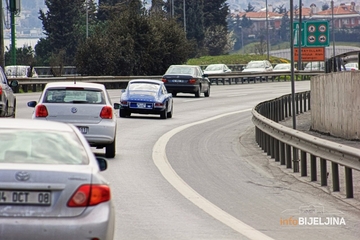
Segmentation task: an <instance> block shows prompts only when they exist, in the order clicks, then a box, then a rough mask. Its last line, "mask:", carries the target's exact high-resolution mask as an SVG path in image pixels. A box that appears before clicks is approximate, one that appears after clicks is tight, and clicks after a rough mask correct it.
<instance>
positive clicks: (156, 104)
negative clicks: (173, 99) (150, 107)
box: [155, 102, 164, 107]
mask: <svg viewBox="0 0 360 240" xmlns="http://www.w3.org/2000/svg"><path fill="white" fill-rule="evenodd" d="M163 106H164V104H163V103H159V102H157V103H155V107H163Z"/></svg>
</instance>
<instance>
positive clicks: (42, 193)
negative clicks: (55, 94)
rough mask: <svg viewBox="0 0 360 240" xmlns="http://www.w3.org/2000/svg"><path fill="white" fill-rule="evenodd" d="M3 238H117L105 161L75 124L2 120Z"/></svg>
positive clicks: (0, 208)
mask: <svg viewBox="0 0 360 240" xmlns="http://www.w3.org/2000/svg"><path fill="white" fill-rule="evenodd" d="M0 141H1V142H2V143H5V144H2V145H1V148H0V182H1V187H0V225H1V230H0V233H1V237H0V238H1V239H37V240H45V239H46V240H48V239H108V240H110V239H113V235H114V222H115V211H114V204H113V202H112V198H111V189H110V186H109V183H108V181H106V180H105V179H104V177H103V176H102V175H101V174H100V172H101V171H104V170H106V168H107V161H106V159H105V158H102V157H95V155H94V154H93V153H92V152H91V148H90V146H89V144H88V143H87V141H86V139H85V138H84V136H83V135H82V134H81V132H80V131H79V130H78V129H77V128H76V127H75V126H73V125H71V124H65V123H59V122H54V121H34V120H31V119H2V120H1V124H0Z"/></svg>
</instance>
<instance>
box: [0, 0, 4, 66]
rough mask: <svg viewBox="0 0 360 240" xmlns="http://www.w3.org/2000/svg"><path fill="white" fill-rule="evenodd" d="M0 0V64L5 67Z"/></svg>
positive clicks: (2, 17) (0, 5) (0, 2)
mask: <svg viewBox="0 0 360 240" xmlns="http://www.w3.org/2000/svg"><path fill="white" fill-rule="evenodd" d="M2 2H3V1H2V0H0V22H1V23H0V66H1V67H2V68H4V67H5V48H4V20H3V19H4V16H3V14H4V11H3V7H2Z"/></svg>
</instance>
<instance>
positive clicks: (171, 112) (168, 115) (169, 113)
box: [167, 104, 174, 118]
mask: <svg viewBox="0 0 360 240" xmlns="http://www.w3.org/2000/svg"><path fill="white" fill-rule="evenodd" d="M173 112H174V104H172V105H171V111H170V112H167V118H172V115H173Z"/></svg>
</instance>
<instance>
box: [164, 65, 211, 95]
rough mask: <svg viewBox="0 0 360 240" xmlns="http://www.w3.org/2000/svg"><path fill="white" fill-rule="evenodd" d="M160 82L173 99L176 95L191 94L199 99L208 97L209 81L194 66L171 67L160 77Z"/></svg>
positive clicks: (205, 75) (199, 69)
mask: <svg viewBox="0 0 360 240" xmlns="http://www.w3.org/2000/svg"><path fill="white" fill-rule="evenodd" d="M162 81H163V82H164V84H165V87H166V89H167V91H168V92H169V93H171V94H172V95H173V96H174V97H175V96H176V94H177V93H193V94H195V97H200V94H201V93H204V96H205V97H209V96H210V81H209V79H208V78H207V74H204V73H203V71H202V70H201V68H200V66H194V65H171V66H170V67H169V68H168V70H167V71H166V73H165V75H164V76H163V77H162Z"/></svg>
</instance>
